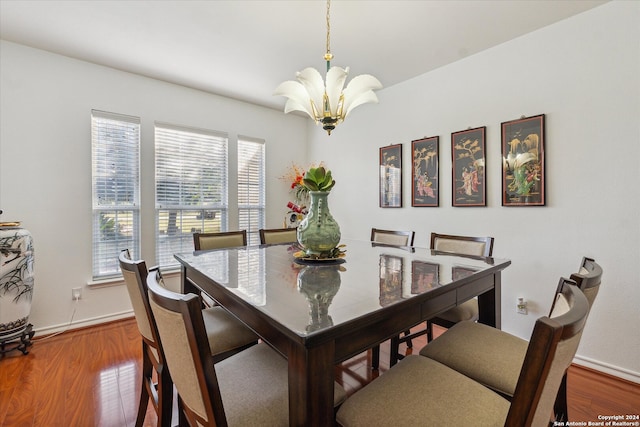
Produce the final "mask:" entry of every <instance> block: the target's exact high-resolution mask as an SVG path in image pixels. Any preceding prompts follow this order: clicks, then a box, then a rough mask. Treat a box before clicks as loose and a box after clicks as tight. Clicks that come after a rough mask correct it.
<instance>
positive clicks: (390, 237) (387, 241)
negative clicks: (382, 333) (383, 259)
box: [371, 228, 416, 370]
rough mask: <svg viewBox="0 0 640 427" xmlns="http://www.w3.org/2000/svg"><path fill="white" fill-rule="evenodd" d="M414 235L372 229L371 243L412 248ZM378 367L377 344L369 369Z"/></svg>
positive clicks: (412, 232)
mask: <svg viewBox="0 0 640 427" xmlns="http://www.w3.org/2000/svg"><path fill="white" fill-rule="evenodd" d="M415 235H416V233H415V231H402V230H382V229H379V228H372V229H371V242H372V243H374V244H379V245H385V246H401V247H406V246H413V239H414V237H415ZM379 366H380V345H379V344H377V345H375V346H374V347H372V348H371V369H374V370H375V369H378V368H379Z"/></svg>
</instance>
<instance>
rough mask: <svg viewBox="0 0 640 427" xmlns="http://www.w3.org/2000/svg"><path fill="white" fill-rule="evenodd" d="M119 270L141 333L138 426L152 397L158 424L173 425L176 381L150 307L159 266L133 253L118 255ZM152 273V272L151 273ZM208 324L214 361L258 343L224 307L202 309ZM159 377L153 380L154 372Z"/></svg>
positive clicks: (207, 329) (142, 420)
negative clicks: (149, 286) (149, 283)
mask: <svg viewBox="0 0 640 427" xmlns="http://www.w3.org/2000/svg"><path fill="white" fill-rule="evenodd" d="M119 262H120V270H121V271H122V275H123V277H124V281H125V283H126V286H127V291H128V293H129V298H130V299H131V305H132V306H133V311H134V316H135V318H136V323H137V325H138V330H139V331H140V335H142V389H141V393H140V402H139V405H138V415H137V418H136V426H137V427H138V426H141V425H143V422H144V419H145V414H146V412H147V406H148V402H149V400H151V402H152V404H153V407H154V409H155V410H156V414H157V416H158V425H159V426H160V425H162V426H170V425H171V412H172V405H173V382H172V379H171V376H170V374H169V371H168V369H167V366H166V362H165V358H164V353H163V350H162V345H161V341H160V339H159V335H158V329H157V327H156V322H155V318H154V315H153V313H152V311H151V308H150V306H149V297H148V290H147V278H148V277H149V276H153V277H154V279H155V278H160V277H161V275H160V270H159V269H157V267H154V268H151V269H150V270H147V266H146V263H145V262H144V261H143V260H138V261H135V260H132V259H131V256H130V252H129V251H128V250H126V249H125V250H123V251H122V252H120V256H119ZM150 273H151V274H150ZM202 316H203V318H204V319H205V324H206V341H205V342H208V343H209V351H210V353H211V355H212V356H211V357H212V359H213V361H214V362H218V361H221V360H224V359H225V358H226V357H229V356H231V355H233V354H235V353H237V352H239V351H242V350H244V349H246V348H249V347H251V346H253V345H255V344H257V343H258V337H257V335H255V334H254V333H253V331H251V330H250V329H249V328H247V327H246V326H245V325H244V324H243V323H241V322H240V321H239V320H237V319H236V318H235V317H233V316H231V315H230V314H228V313H227V312H226V311H225V310H224V309H222V308H221V307H213V308H207V309H204V310H202ZM154 371H155V374H156V375H155V376H156V378H157V380H154V378H153V377H154V375H153V373H154Z"/></svg>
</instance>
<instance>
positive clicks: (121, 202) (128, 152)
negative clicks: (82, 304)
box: [91, 110, 140, 279]
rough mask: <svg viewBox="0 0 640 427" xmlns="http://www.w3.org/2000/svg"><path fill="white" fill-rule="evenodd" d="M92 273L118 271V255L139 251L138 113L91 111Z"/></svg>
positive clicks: (100, 274)
mask: <svg viewBox="0 0 640 427" xmlns="http://www.w3.org/2000/svg"><path fill="white" fill-rule="evenodd" d="M91 164H92V174H91V180H92V210H93V232H92V234H93V247H92V252H93V278H94V279H101V278H107V277H113V276H118V275H120V266H119V264H118V255H119V253H120V251H121V250H122V249H129V250H130V251H131V252H132V255H133V256H134V257H136V258H137V257H138V256H139V255H140V119H139V118H138V117H131V116H125V115H121V114H115V113H108V112H105V111H98V110H92V111H91Z"/></svg>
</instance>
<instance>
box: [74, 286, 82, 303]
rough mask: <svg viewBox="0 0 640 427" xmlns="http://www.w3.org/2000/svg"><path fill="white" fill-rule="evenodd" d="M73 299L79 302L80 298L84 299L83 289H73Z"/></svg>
mask: <svg viewBox="0 0 640 427" xmlns="http://www.w3.org/2000/svg"><path fill="white" fill-rule="evenodd" d="M71 297H72V298H73V300H74V301H77V300H79V299H80V298H82V288H73V289H71Z"/></svg>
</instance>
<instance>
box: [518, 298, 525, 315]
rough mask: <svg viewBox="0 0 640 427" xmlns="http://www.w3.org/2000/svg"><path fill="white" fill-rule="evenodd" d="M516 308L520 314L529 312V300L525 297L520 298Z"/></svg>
mask: <svg viewBox="0 0 640 427" xmlns="http://www.w3.org/2000/svg"><path fill="white" fill-rule="evenodd" d="M516 310H517V312H518V314H527V302H526V301H525V300H524V298H518V304H517V305H516Z"/></svg>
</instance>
